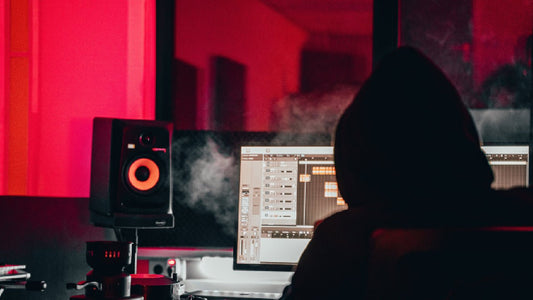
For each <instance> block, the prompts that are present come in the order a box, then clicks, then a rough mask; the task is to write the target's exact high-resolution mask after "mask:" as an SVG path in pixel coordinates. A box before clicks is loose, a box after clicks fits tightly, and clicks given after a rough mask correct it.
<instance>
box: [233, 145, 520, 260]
mask: <svg viewBox="0 0 533 300" xmlns="http://www.w3.org/2000/svg"><path fill="white" fill-rule="evenodd" d="M482 150H483V151H484V152H485V153H486V155H487V159H488V161H489V164H490V165H491V167H492V169H493V172H494V175H495V181H494V183H493V187H494V188H509V187H513V186H527V185H528V182H529V159H528V153H529V147H528V146H509V145H505V146H483V147H482ZM239 184H240V185H239V214H238V232H237V245H236V249H235V251H236V253H234V255H235V266H236V268H247V267H243V266H255V267H257V268H258V269H262V266H280V265H281V266H287V267H290V266H293V265H295V264H296V263H297V262H298V259H299V257H300V255H301V253H302V252H303V250H304V248H305V247H306V246H307V243H308V242H309V240H310V239H311V237H312V234H313V228H314V226H315V223H316V222H317V221H319V220H321V219H324V218H325V217H327V216H329V215H331V214H333V213H335V212H337V211H340V210H343V209H346V208H347V206H346V204H345V203H344V200H343V199H342V197H341V195H340V194H339V192H338V190H337V182H336V178H335V167H334V161H333V147H316V146H312V147H301V146H297V147H292V146H290V147H270V146H265V147H257V146H254V147H242V148H241V157H240V183H239ZM252 268H254V267H252Z"/></svg>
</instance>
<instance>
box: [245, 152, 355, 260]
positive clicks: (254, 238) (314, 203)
mask: <svg viewBox="0 0 533 300" xmlns="http://www.w3.org/2000/svg"><path fill="white" fill-rule="evenodd" d="M240 166H241V168H240V187H239V225H238V244H237V251H238V253H237V263H241V264H277V265H278V264H288V265H291V264H295V263H296V262H297V261H298V259H299V257H300V254H301V252H302V251H303V249H304V248H305V247H306V245H307V243H308V242H309V240H310V239H311V237H312V234H313V229H314V225H315V222H317V221H319V220H321V219H324V218H326V217H328V216H329V215H331V214H333V213H335V212H337V211H340V210H343V209H346V208H347V206H346V205H345V203H344V201H343V199H342V198H341V197H340V195H339V193H338V190H337V182H336V178H335V167H334V164H333V147H316V146H313V147H242V149H241V165H240Z"/></svg>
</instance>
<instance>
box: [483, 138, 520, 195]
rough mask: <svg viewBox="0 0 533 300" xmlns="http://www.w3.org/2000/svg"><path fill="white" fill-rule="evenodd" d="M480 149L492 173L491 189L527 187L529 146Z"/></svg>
mask: <svg viewBox="0 0 533 300" xmlns="http://www.w3.org/2000/svg"><path fill="white" fill-rule="evenodd" d="M481 148H482V150H483V151H484V152H485V154H486V155H487V160H488V161H489V164H490V166H491V167H492V172H493V173H494V182H493V183H492V187H493V188H495V189H505V188H512V187H520V186H528V185H529V146H527V145H484V146H482V147H481Z"/></svg>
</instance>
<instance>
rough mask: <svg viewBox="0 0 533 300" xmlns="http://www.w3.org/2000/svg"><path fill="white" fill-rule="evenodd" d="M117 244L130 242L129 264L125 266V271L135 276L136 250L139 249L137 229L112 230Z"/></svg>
mask: <svg viewBox="0 0 533 300" xmlns="http://www.w3.org/2000/svg"><path fill="white" fill-rule="evenodd" d="M114 230H115V235H116V237H117V240H118V241H119V242H132V243H133V245H132V249H131V251H132V252H131V264H129V265H128V266H126V268H125V271H126V272H127V273H129V274H137V248H138V247H139V232H138V229H137V228H114Z"/></svg>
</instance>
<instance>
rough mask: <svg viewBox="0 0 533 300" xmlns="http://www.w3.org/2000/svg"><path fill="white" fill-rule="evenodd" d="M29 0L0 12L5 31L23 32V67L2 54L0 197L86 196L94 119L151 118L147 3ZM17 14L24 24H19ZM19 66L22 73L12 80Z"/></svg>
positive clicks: (151, 31)
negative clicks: (7, 65) (3, 98)
mask: <svg viewBox="0 0 533 300" xmlns="http://www.w3.org/2000/svg"><path fill="white" fill-rule="evenodd" d="M8 2H9V1H8ZM21 2H22V3H24V1H16V0H13V1H11V4H12V5H11V7H16V6H19V4H17V5H15V3H21ZM27 3H29V4H31V5H29V4H28V5H27V6H26V9H20V7H19V8H17V14H13V16H7V17H6V18H5V20H6V24H7V25H6V26H7V27H9V28H8V30H10V31H11V36H12V37H13V36H26V38H25V39H23V40H26V41H27V43H28V44H29V46H28V47H27V48H28V49H27V50H25V51H26V52H24V51H23V52H21V54H20V55H21V56H22V57H24V58H26V59H27V60H28V61H29V63H28V65H25V64H22V63H17V61H16V60H14V59H13V57H15V58H16V55H18V54H17V53H10V54H8V55H11V56H9V58H10V59H11V61H12V62H11V65H12V66H11V68H8V70H7V72H8V73H6V75H5V80H6V81H7V82H9V83H10V86H9V87H8V88H7V89H6V95H7V97H6V99H9V100H8V101H7V102H6V103H4V104H5V105H6V107H7V108H6V110H5V112H3V114H4V115H6V119H8V120H9V121H8V122H7V123H8V124H9V127H8V130H7V132H6V133H5V134H6V135H7V136H8V144H6V145H5V147H6V149H7V151H6V152H7V156H6V158H5V161H4V160H0V165H1V166H2V168H1V170H0V171H1V173H2V174H0V175H1V176H2V178H3V180H4V184H5V186H4V188H3V190H0V193H1V194H11V195H13V194H16V195H40V196H71V197H87V196H89V183H90V181H89V175H90V152H91V136H92V119H93V117H95V116H108V117H116V118H142V119H153V118H154V112H155V99H154V76H155V68H154V55H155V54H154V53H155V52H154V50H153V48H154V46H153V45H154V43H153V41H154V36H155V22H154V20H155V15H154V12H155V1H154V0H130V1H109V0H75V1H63V0H47V1H29V0H28V2H27ZM20 14H23V15H24V16H25V17H26V19H27V20H28V21H27V23H24V24H23V25H24V26H20V25H19V24H17V22H19V21H16V20H18V17H19V16H20ZM23 19H24V18H23ZM28 28H29V30H28ZM11 40H14V39H13V38H12V39H11ZM12 48H13V47H12ZM13 61H14V62H13ZM18 69H21V70H22V71H21V72H18V73H17V74H19V75H18V76H19V77H20V76H22V78H20V79H21V80H14V79H13V78H14V77H13V76H15V75H16V74H15V71H16V70H18ZM21 74H22V75H21ZM2 78H4V76H3V77H2ZM19 90H25V91H28V92H27V95H26V94H24V95H18V94H19V93H18V91H19ZM14 95H17V97H16V99H17V103H15V102H14V101H13V99H15V98H14ZM18 102H22V103H18ZM0 112H2V111H0ZM0 133H2V132H1V131H0ZM9 137H13V139H15V138H16V139H17V143H14V142H12V140H11V139H10V138H9ZM2 139H4V137H2ZM0 146H1V145H0ZM14 164H16V165H14ZM4 166H5V167H4ZM0 187H1V186H0Z"/></svg>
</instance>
